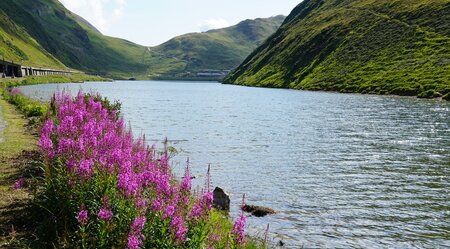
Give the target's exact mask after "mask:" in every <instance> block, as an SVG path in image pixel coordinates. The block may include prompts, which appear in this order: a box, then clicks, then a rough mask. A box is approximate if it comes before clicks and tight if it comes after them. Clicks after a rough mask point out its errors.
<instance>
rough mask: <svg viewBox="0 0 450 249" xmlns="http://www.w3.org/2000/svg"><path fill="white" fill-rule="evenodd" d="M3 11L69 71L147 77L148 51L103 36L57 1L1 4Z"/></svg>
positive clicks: (13, 0) (15, 0)
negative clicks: (70, 68)
mask: <svg viewBox="0 0 450 249" xmlns="http://www.w3.org/2000/svg"><path fill="white" fill-rule="evenodd" d="M0 10H2V11H3V12H4V13H7V15H8V16H9V18H10V19H11V20H12V21H14V22H15V24H16V25H17V26H21V27H23V28H24V29H25V30H26V31H27V32H28V33H29V34H30V35H31V36H32V37H33V38H34V39H35V40H36V41H37V42H38V43H39V44H40V45H41V46H42V47H43V48H45V49H46V50H47V51H48V52H49V53H51V54H52V55H54V56H55V57H56V58H58V59H59V60H60V61H61V62H63V63H64V64H65V65H67V66H69V67H72V68H76V69H80V70H83V71H86V72H91V73H100V74H107V75H110V74H112V75H115V76H123V77H129V76H130V75H131V74H137V73H142V74H143V73H145V70H146V65H145V64H144V63H143V61H142V58H143V57H142V55H143V54H144V52H145V51H146V48H145V47H143V46H139V45H137V44H134V43H131V42H128V41H125V40H122V39H117V38H112V37H106V36H103V35H102V34H100V33H99V32H98V31H97V30H96V29H94V28H92V26H91V25H89V24H88V23H87V22H86V21H84V20H83V19H80V18H79V17H78V16H76V15H74V14H72V13H71V12H70V11H68V10H67V9H66V8H64V6H63V5H62V4H61V3H59V1H57V0H33V1H29V0H2V1H0Z"/></svg>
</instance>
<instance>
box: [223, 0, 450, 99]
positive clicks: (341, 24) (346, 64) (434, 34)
mask: <svg viewBox="0 0 450 249" xmlns="http://www.w3.org/2000/svg"><path fill="white" fill-rule="evenodd" d="M224 82H225V83H233V84H241V85H249V86H262V87H280V88H293V89H307V90H327V91H341V92H360V93H375V94H397V95H411V96H415V95H419V97H437V96H440V95H444V94H447V98H448V97H449V94H448V93H450V1H449V0H305V1H303V2H302V3H300V4H299V5H298V6H297V7H296V8H295V9H294V10H293V11H292V13H291V14H290V15H289V16H288V17H287V18H286V20H285V21H284V23H283V24H282V26H281V27H280V29H279V30H278V31H277V32H276V33H275V34H274V35H272V36H271V37H270V38H269V39H268V40H266V42H264V44H262V45H261V46H260V47H258V48H257V49H256V50H255V51H254V52H253V53H252V54H251V55H250V56H249V57H248V58H247V59H246V60H245V61H244V62H243V63H242V64H241V65H240V66H239V67H238V68H237V69H236V70H235V71H233V72H232V73H231V74H230V75H229V76H228V77H227V78H226V79H225V80H224Z"/></svg>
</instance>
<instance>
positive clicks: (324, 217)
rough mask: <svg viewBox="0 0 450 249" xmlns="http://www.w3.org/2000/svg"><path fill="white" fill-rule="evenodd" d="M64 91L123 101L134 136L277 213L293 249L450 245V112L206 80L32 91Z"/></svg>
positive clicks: (276, 236) (235, 198)
mask: <svg viewBox="0 0 450 249" xmlns="http://www.w3.org/2000/svg"><path fill="white" fill-rule="evenodd" d="M57 87H59V89H63V88H69V89H72V92H73V93H76V91H77V90H78V89H79V88H83V89H84V91H85V92H88V91H90V90H93V91H98V92H100V93H101V94H102V95H104V96H106V97H108V98H111V99H118V100H120V101H121V102H122V112H123V114H124V116H125V119H126V120H128V121H130V123H131V125H132V127H133V131H134V133H135V134H137V135H139V134H144V133H145V134H146V137H147V139H148V140H151V141H152V142H155V143H159V144H160V142H161V141H162V140H164V138H165V137H167V138H168V139H169V140H171V141H173V142H172V143H171V145H172V146H175V147H176V148H177V149H179V150H180V151H181V153H180V155H179V156H178V157H176V158H175V161H176V162H177V163H175V164H174V170H175V171H176V172H183V167H184V161H185V159H186V157H187V156H189V157H190V161H191V164H192V166H193V172H194V175H196V176H197V179H199V180H198V182H197V183H198V184H199V185H202V184H203V183H202V181H203V180H200V179H203V177H204V175H205V172H206V168H207V164H208V163H211V165H212V175H213V185H214V186H216V185H219V186H222V187H224V188H225V190H227V191H228V192H230V193H231V194H232V205H233V210H232V211H233V215H236V214H237V212H238V205H239V201H240V199H241V196H242V194H243V193H246V196H247V202H248V203H250V204H256V205H263V206H269V207H272V208H274V209H275V210H277V211H278V214H276V215H273V216H270V217H265V218H255V217H251V218H249V230H250V231H251V232H252V233H262V232H261V231H263V230H264V229H265V227H266V225H267V224H270V231H271V235H272V237H273V240H274V241H275V242H277V241H279V240H283V241H284V242H285V243H286V245H287V247H288V248H299V247H305V248H311V247H320V248H330V247H333V248H335V247H341V248H342V247H357V248H360V247H373V248H378V247H380V248H384V247H396V248H398V247H401V248H414V247H428V248H445V247H447V248H448V247H450V127H449V126H450V103H449V102H444V101H437V100H430V101H428V100H418V99H413V98H402V97H388V96H369V95H358V94H337V93H324V92H305V91H294V90H280V89H263V88H247V87H239V86H229V85H221V84H218V83H198V82H155V81H148V82H120V81H118V82H114V83H86V84H59V85H55V84H48V85H36V86H26V87H22V91H23V92H24V93H26V94H29V95H31V96H34V97H37V98H41V99H48V98H49V96H50V95H51V93H52V92H54V91H55V90H56V89H57Z"/></svg>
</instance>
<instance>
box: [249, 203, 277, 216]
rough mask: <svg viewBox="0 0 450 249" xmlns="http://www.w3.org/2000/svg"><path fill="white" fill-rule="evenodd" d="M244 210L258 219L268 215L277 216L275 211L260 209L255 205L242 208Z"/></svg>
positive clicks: (265, 208) (266, 208)
mask: <svg viewBox="0 0 450 249" xmlns="http://www.w3.org/2000/svg"><path fill="white" fill-rule="evenodd" d="M242 210H243V211H244V212H247V213H251V214H252V215H254V216H256V217H264V216H266V215H268V214H275V213H276V212H275V210H273V209H271V208H268V207H260V206H255V205H247V204H246V205H244V206H243V207H242Z"/></svg>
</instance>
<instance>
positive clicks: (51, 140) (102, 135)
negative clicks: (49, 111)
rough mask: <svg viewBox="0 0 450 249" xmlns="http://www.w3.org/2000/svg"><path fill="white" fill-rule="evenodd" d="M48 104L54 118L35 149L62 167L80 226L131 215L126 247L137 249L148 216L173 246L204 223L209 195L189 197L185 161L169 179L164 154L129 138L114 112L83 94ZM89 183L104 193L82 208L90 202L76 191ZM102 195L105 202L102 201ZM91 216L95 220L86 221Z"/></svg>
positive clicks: (59, 96)
mask: <svg viewBox="0 0 450 249" xmlns="http://www.w3.org/2000/svg"><path fill="white" fill-rule="evenodd" d="M52 106H54V107H55V110H56V118H55V119H48V120H47V121H46V122H45V124H44V126H43V127H42V130H41V137H40V140H39V146H40V149H41V151H42V152H43V154H44V155H45V158H46V164H47V165H49V166H50V167H56V166H52V165H55V162H62V163H63V165H64V167H65V171H64V172H66V173H65V174H67V177H68V178H69V180H68V186H67V187H68V188H70V189H71V191H72V192H73V193H74V194H73V195H72V197H71V198H74V199H75V200H74V202H75V203H78V205H79V206H78V208H77V210H80V207H82V208H81V211H77V212H79V213H78V215H75V217H76V218H77V220H78V222H79V223H80V224H88V223H89V222H100V221H107V222H115V220H116V217H119V218H121V217H124V216H126V215H130V213H131V214H132V215H134V218H130V219H128V220H132V221H133V222H131V224H130V225H129V230H128V231H127V232H126V234H128V244H127V246H128V248H139V247H141V246H142V245H143V243H144V242H145V238H146V237H145V234H143V233H144V227H146V222H147V221H149V220H150V218H151V219H152V220H154V219H155V217H157V218H159V219H160V220H161V222H162V223H163V224H167V228H168V229H167V230H168V231H169V232H168V236H169V238H171V239H172V240H173V241H174V243H176V244H177V245H180V244H183V243H185V241H186V240H187V236H188V234H189V228H190V227H192V226H193V225H195V224H197V223H198V221H199V220H201V219H204V220H207V219H208V216H209V213H210V210H211V208H212V193H211V192H210V190H209V189H208V190H207V192H205V193H203V195H202V197H201V198H199V199H196V198H194V197H193V196H192V194H191V175H190V171H189V163H188V166H187V167H186V173H185V177H184V180H183V181H182V182H181V183H180V182H178V181H176V180H174V177H173V174H172V172H171V169H170V165H169V157H168V155H167V152H166V153H162V155H160V154H159V153H157V151H156V149H155V147H154V146H148V145H147V144H146V142H145V140H144V139H138V140H137V141H135V140H133V136H132V133H131V131H130V130H127V129H126V127H125V126H124V122H123V119H121V118H120V119H119V118H117V117H118V115H117V112H116V111H115V110H107V109H106V108H104V107H103V106H102V103H101V101H96V100H95V99H94V98H93V97H90V96H88V97H86V96H85V95H84V94H83V93H82V92H79V93H78V95H77V97H76V98H72V97H71V96H70V95H69V94H59V93H57V94H55V97H54V100H53V104H52ZM89 184H91V185H92V184H98V185H99V186H101V188H98V189H105V191H104V192H103V193H98V197H97V203H98V204H97V205H91V204H90V205H91V206H88V205H86V206H84V204H87V203H93V202H95V200H86V199H82V198H81V197H80V196H85V195H84V194H82V193H81V192H82V191H84V189H86V188H85V186H87V185H89ZM208 186H209V184H208ZM106 190H108V191H106ZM111 193H114V194H111ZM105 195H108V196H107V198H106V199H108V202H110V203H105ZM77 198H79V199H77ZM83 198H85V197H83ZM123 203H127V204H126V205H125V204H123ZM119 204H120V205H125V206H126V208H121V206H120V205H119ZM124 210H126V212H125V211H124ZM130 210H134V211H130ZM121 212H122V213H121ZM95 216H97V220H94V219H92V220H91V221H89V220H88V217H95ZM113 217H114V218H113ZM119 218H117V219H119ZM151 225H152V224H150V226H151ZM109 227H123V226H109Z"/></svg>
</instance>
